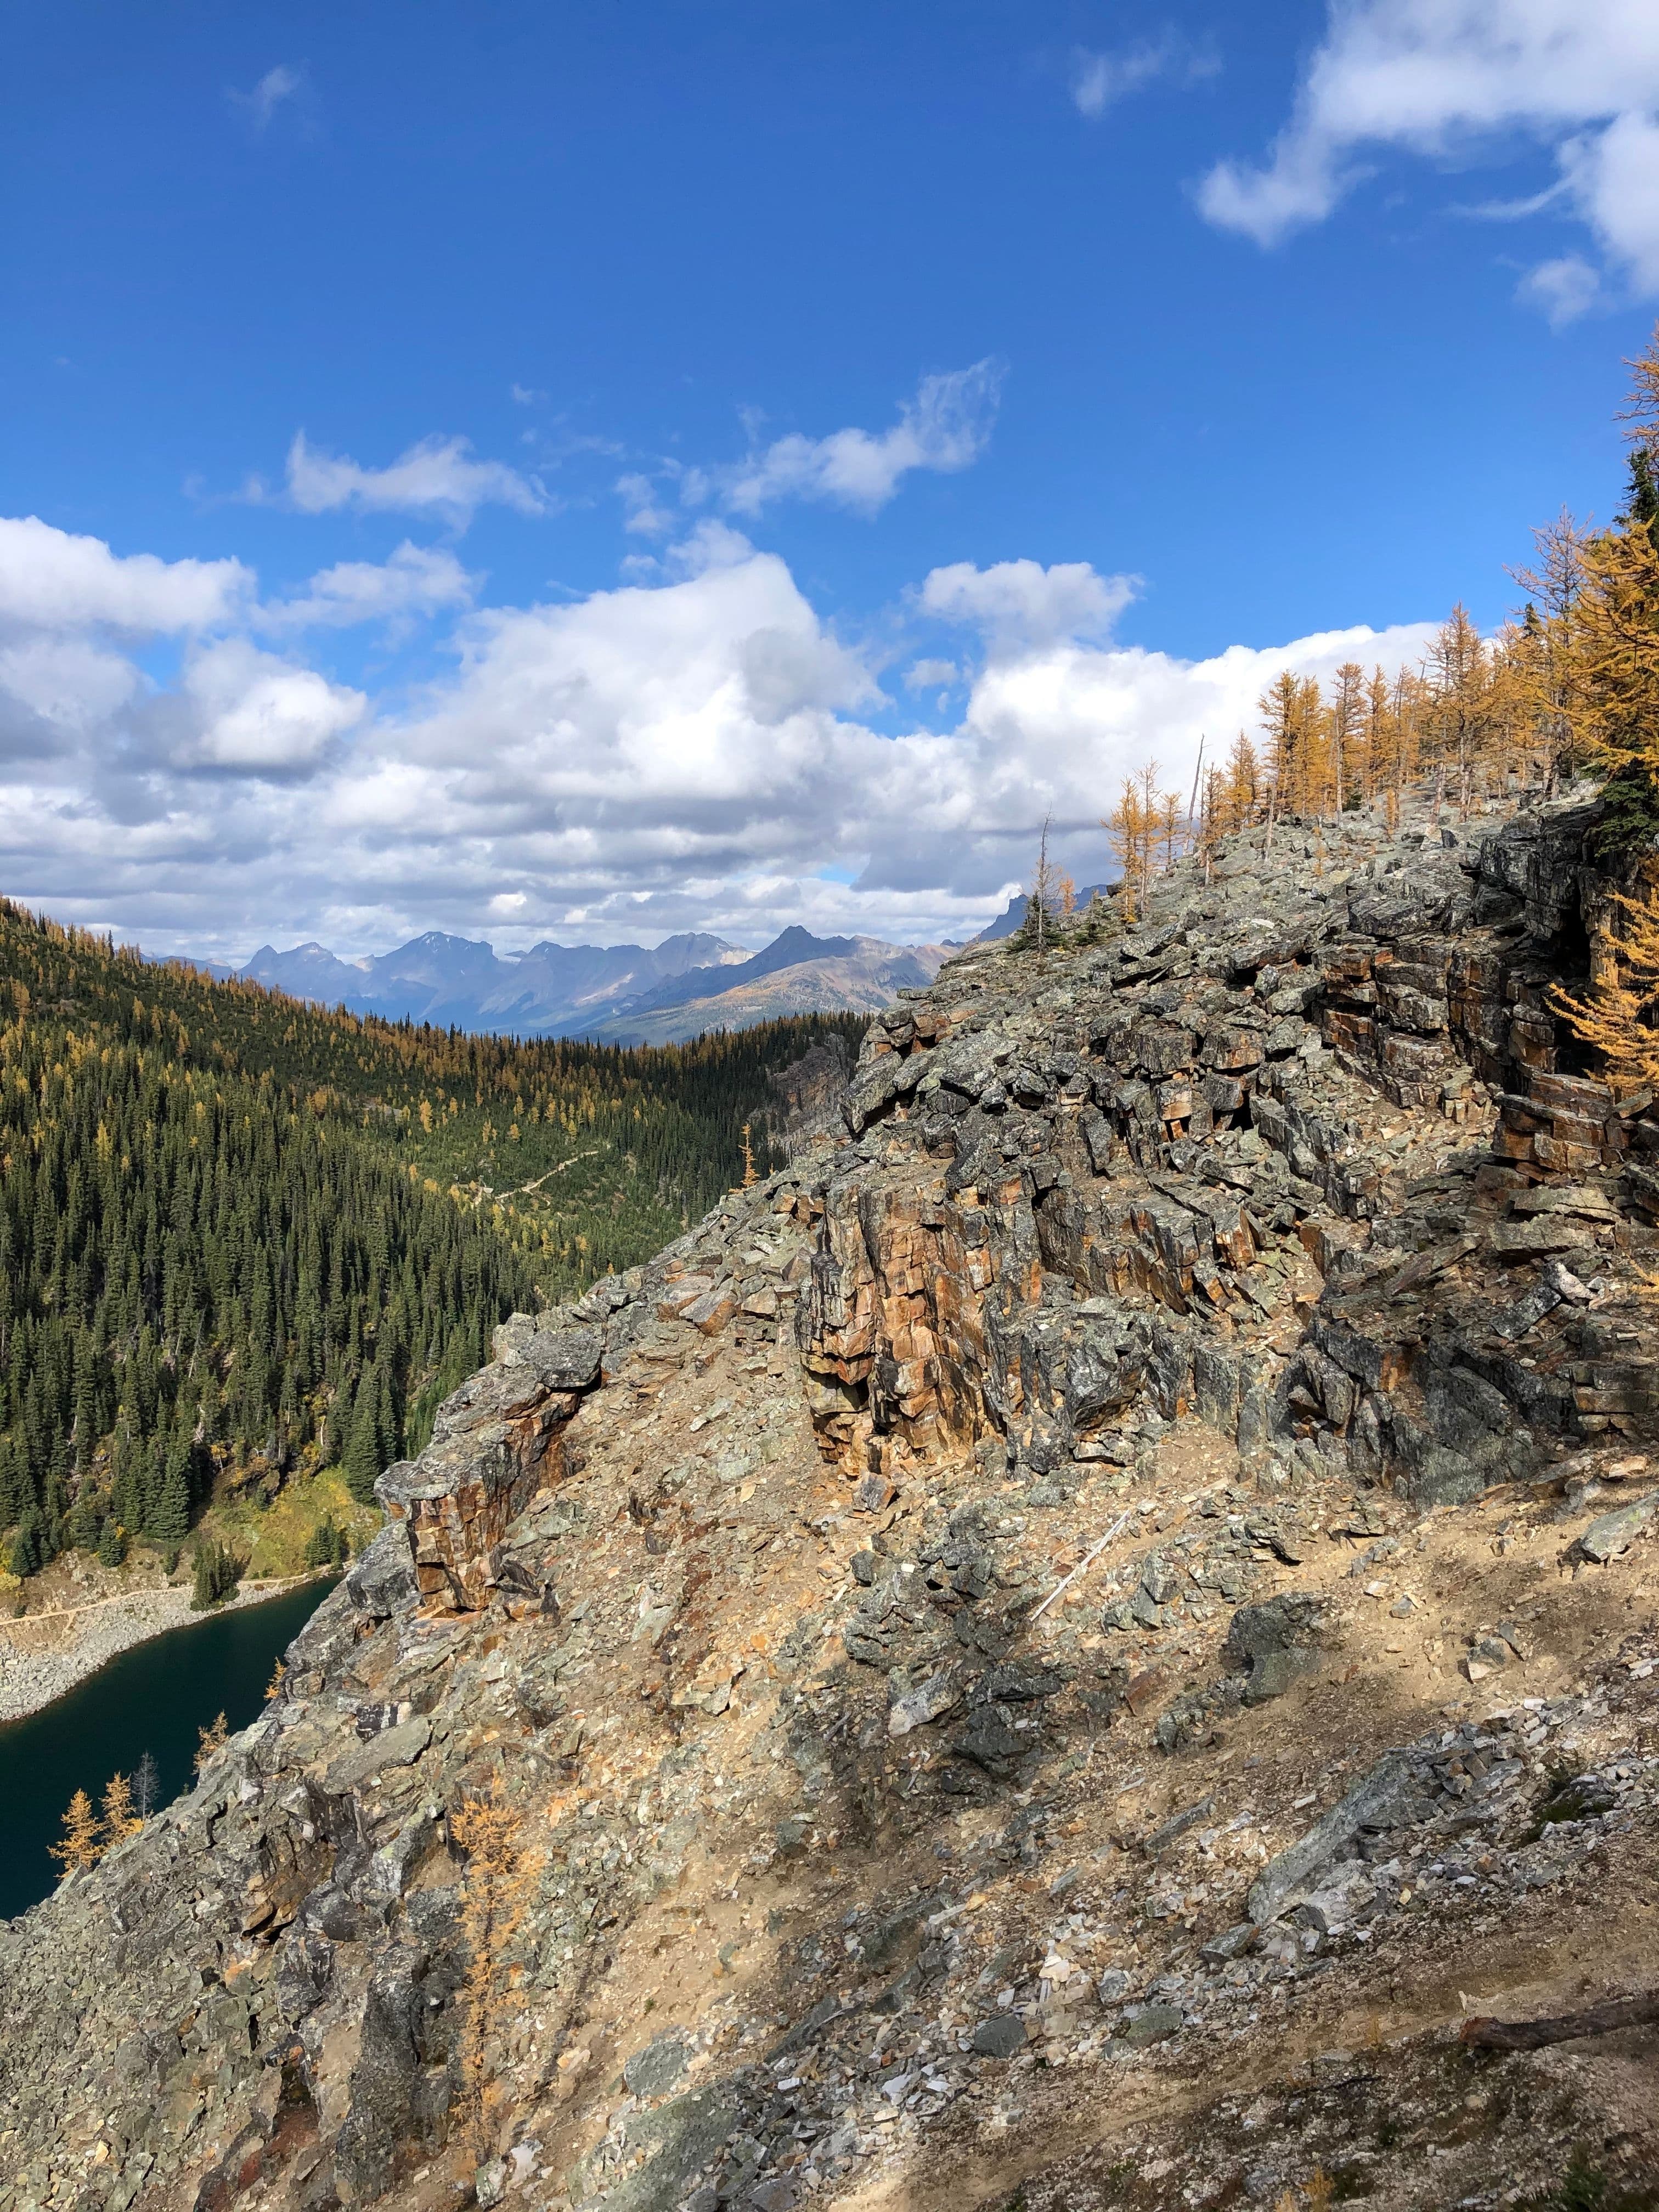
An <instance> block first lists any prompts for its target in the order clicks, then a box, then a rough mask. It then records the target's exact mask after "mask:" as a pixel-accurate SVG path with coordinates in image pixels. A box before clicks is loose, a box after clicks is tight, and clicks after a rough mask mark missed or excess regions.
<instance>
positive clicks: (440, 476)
mask: <svg viewBox="0 0 1659 2212" xmlns="http://www.w3.org/2000/svg"><path fill="white" fill-rule="evenodd" d="M248 496H249V497H250V498H252V499H254V500H256V501H258V500H263V499H264V498H266V497H267V496H268V495H267V494H266V493H265V491H264V487H263V486H262V485H260V484H259V483H258V482H257V480H256V482H255V483H252V484H251V485H250V486H249V489H248ZM287 496H288V499H289V503H290V504H291V505H292V506H294V507H297V508H298V509H299V510H300V512H301V514H327V513H332V512H334V511H335V510H336V509H337V508H341V507H357V508H360V509H362V510H364V511H367V512H373V513H439V514H442V515H444V516H446V517H447V519H448V520H451V521H453V522H456V523H459V524H463V525H464V524H465V523H467V522H470V521H471V519H472V517H473V515H474V514H475V513H477V510H478V508H479V507H486V506H496V507H514V508H516V509H517V510H518V512H519V513H520V514H544V513H547V511H548V508H549V507H550V505H551V501H550V499H549V497H548V494H547V492H546V490H545V489H544V486H543V485H542V484H541V483H540V482H539V480H538V478H536V477H526V476H523V475H521V474H520V471H518V470H517V469H513V468H509V467H508V466H507V464H506V462H505V461H481V460H476V459H474V458H473V455H472V447H471V442H470V441H468V440H467V439H465V438H438V437H432V438H422V439H421V440H419V441H417V442H416V444H415V445H412V446H410V447H409V448H408V450H407V451H406V452H404V453H400V454H399V455H398V458H397V459H396V460H395V461H392V462H391V463H390V464H389V465H387V466H386V468H383V469H373V468H364V467H363V466H362V464H361V463H360V462H357V461H354V460H352V459H349V458H348V457H347V456H346V455H344V454H334V453H324V452H323V451H322V450H321V448H320V447H315V446H313V445H312V444H311V443H310V442H309V441H308V440H307V437H306V434H305V432H304V431H303V430H298V431H296V432H295V436H294V443H293V444H292V445H291V446H290V447H289V453H288V491H287Z"/></svg>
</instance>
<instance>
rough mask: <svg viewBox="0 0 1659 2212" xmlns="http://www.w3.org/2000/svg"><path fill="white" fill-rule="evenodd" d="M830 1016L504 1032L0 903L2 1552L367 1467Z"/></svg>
mask: <svg viewBox="0 0 1659 2212" xmlns="http://www.w3.org/2000/svg"><path fill="white" fill-rule="evenodd" d="M861 1026H862V1024H860V1023H859V1022H857V1021H856V1020H847V1019H843V1020H842V1021H841V1022H839V1023H837V1022H835V1021H830V1022H828V1023H825V1022H811V1021H797V1022H786V1023H779V1024H772V1025H770V1026H769V1028H768V1029H766V1030H755V1031H751V1032H749V1033H747V1034H745V1035H744V1036H740V1037H732V1038H726V1037H714V1038H709V1039H707V1040H704V1041H702V1042H699V1043H698V1044H696V1045H694V1046H689V1047H681V1048H669V1049H666V1050H662V1051H655V1052H638V1053H628V1052H621V1051H618V1050H616V1049H614V1048H609V1049H607V1048H598V1047H590V1046H582V1045H571V1044H568V1043H558V1042H550V1043H544V1044H536V1045H528V1046H525V1045H517V1044H513V1043H510V1042H504V1041H501V1040H499V1039H494V1038H478V1037H471V1036H461V1035H459V1034H457V1033H454V1032H442V1031H437V1030H416V1029H414V1028H412V1027H411V1026H410V1025H409V1024H398V1025H395V1026H394V1025H392V1024H386V1023H384V1022H380V1021H376V1020H374V1019H372V1018H371V1019H367V1020H365V1019H362V1018H357V1017H354V1016H349V1015H345V1014H341V1013H326V1012H321V1011H319V1010H317V1009H313V1008H311V1007H308V1006H300V1005H297V1004H295V1002H293V1001H291V1000H286V999H283V998H281V997H278V996H276V995H274V994H270V993H269V992H266V991H264V990H262V989H260V988H258V987H256V986H253V985H251V984H247V983H245V982H228V983H227V982H217V981H211V980H210V979H208V978H206V977H204V976H202V975H197V974H195V973H191V972H189V971H186V970H184V969H177V968H171V967H155V966H153V965H150V964H149V963H145V962H144V961H143V960H142V959H141V958H140V957H139V956H138V955H137V953H136V952H132V951H125V950H117V949H115V948H113V947H112V946H111V945H107V944H106V943H105V942H104V941H102V940H100V939H96V938H93V937H89V936H86V935H83V934H80V933H74V932H67V931H65V930H64V929H62V928H60V927H58V926H57V925H56V924H53V923H52V922H49V921H44V920H41V919H39V918H36V917H34V916H32V915H28V914H26V913H25V912H23V911H22V910H21V908H16V907H15V906H12V905H10V904H9V903H7V902H0V1529H9V1530H10V1531H11V1532H12V1534H11V1536H10V1539H9V1545H8V1547H7V1552H6V1556H7V1557H9V1560H10V1563H11V1565H12V1567H13V1570H14V1571H16V1572H26V1571H33V1570H34V1569H35V1568H37V1567H39V1566H40V1565H43V1564H45V1562H46V1560H47V1559H50V1558H51V1557H52V1556H53V1555H54V1554H55V1553H57V1552H58V1551H59V1550H61V1549H63V1548H64V1547H66V1546H68V1545H70V1544H79V1545H85V1546H90V1545H92V1544H94V1543H100V1544H101V1546H102V1547H103V1549H104V1551H105V1553H106V1556H112V1557H116V1558H118V1556H119V1552H120V1547H121V1545H122V1543H123V1541H125V1536H131V1535H133V1534H138V1535H143V1536H147V1537H149V1538H152V1539H154V1540H155V1541H158V1542H160V1543H161V1544H163V1545H171V1544H177V1543H178V1542H179V1541H181V1540H182V1539H183V1538H184V1536H185V1534H186V1533H187V1531H188V1528H189V1527H190V1524H191V1521H192V1519H193V1518H194V1516H196V1515H197V1512H198V1511H199V1510H200V1509H201V1507H202V1505H203V1504H204V1503H205V1501H206V1500H207V1498H209V1496H210V1494H211V1493H212V1492H214V1490H215V1488H216V1486H220V1485H222V1484H223V1483H226V1482H232V1483H236V1484H239V1485H241V1486H250V1487H252V1488H253V1489H254V1490H255V1491H256V1492H263V1493H264V1494H265V1495H270V1494H271V1493H272V1492H274V1491H275V1489H276V1486H278V1485H280V1483H281V1482H282V1480H283V1479H284V1477H285V1476H286V1475H288V1474H291V1473H293V1472H294V1471H295V1470H296V1469H303V1468H311V1467H317V1466H321V1465H325V1464H331V1463H333V1462H342V1463H343V1467H344V1469H345V1472H346V1475H347V1478H348V1480H349V1483H350V1485H351V1487H352V1489H353V1491H354V1492H355V1493H356V1495H358V1496H359V1497H367V1496H368V1493H369V1488H370V1486H371V1485H372V1483H373V1481H374V1476H375V1474H377V1473H378V1472H379V1471H380V1468H381V1467H383V1466H384V1465H386V1464H387V1463H388V1462H390V1461H391V1460H392V1459H394V1458H396V1457H398V1456H399V1455H403V1454H404V1453H406V1452H410V1451H413V1450H416V1449H419V1448H420V1446H421V1444H422V1443H423V1442H424V1441H425V1438H426V1436H427V1434H428V1431H429V1428H430V1424H431V1418H432V1414H433V1412H434V1410H435V1407H436V1406H437V1404H438V1403H439V1402H440V1401H441V1398H442V1397H443V1395H445V1393H446V1392H447V1390H449V1389H452V1388H453V1385H454V1384H455V1383H457V1382H459V1380H460V1379H461V1378H462V1377H463V1376H465V1375H466V1374H468V1373H470V1372H471V1370H473V1369H474V1368H475V1367H476V1366H477V1364H479V1362H480V1361H481V1360H482V1359H483V1358H484V1357H486V1355H487V1352H488V1347H489V1332H490V1330H491V1328H493V1327H494V1325H495V1322H498V1321H499V1320H501V1318H502V1317H503V1316H505V1315H506V1314H507V1313H508V1312H511V1311H512V1310H514V1309H515V1308H524V1307H533V1306H534V1305H535V1304H537V1303H538V1299H541V1298H550V1297H557V1296H560V1295H563V1294H568V1293H569V1292H570V1291H574V1290H576V1289H578V1288H580V1286H581V1285H584V1284H585V1283H586V1282H587V1281H588V1280H590V1279H592V1277H593V1276H594V1275H596V1274H599V1273H603V1272H604V1271H605V1268H606V1267H627V1266H629V1265H630V1264H632V1263H633V1262H634V1261H636V1260H638V1259H640V1258H642V1257H643V1256H645V1255H647V1253H649V1252H651V1251H653V1250H654V1249H657V1248H658V1247H659V1245H660V1244H661V1243H663V1242H664V1241H665V1239H666V1238H668V1237H672V1236H673V1235H675V1234H676V1233H677V1232H678V1230H679V1228H680V1226H681V1225H682V1224H683V1223H684V1221H685V1220H686V1219H688V1218H690V1217H691V1216H693V1215H696V1214H700V1213H701V1212H703V1211H704V1210H705V1208H706V1207H707V1206H708V1205H709V1204H710V1203H711V1202H712V1200H714V1197H716V1196H717V1195H718V1194H719V1193H720V1191H721V1190H722V1189H724V1188H727V1187H728V1186H729V1185H731V1184H732V1183H733V1182H737V1181H738V1179H739V1177H740V1176H741V1175H742V1173H743V1170H744V1161H743V1152H742V1142H743V1137H742V1132H743V1128H744V1124H745V1123H746V1122H748V1121H750V1120H751V1119H758V1116H759V1115H760V1113H761V1111H762V1110H763V1104H764V1101H765V1099H766V1097H767V1073H768V1071H769V1069H772V1068H776V1067H779V1066H782V1065H783V1064H785V1063H786V1062H787V1061H788V1060H791V1059H793V1058H794V1057H796V1056H798V1055H799V1053H800V1052H802V1051H803V1050H804V1049H805V1048H806V1046H807V1045H808V1044H810V1043H811V1042H814V1041H815V1040H816V1039H817V1038H818V1037H820V1036H823V1034H824V1033H825V1032H826V1031H827V1030H830V1029H834V1028H837V1027H840V1028H844V1029H846V1030H848V1034H849V1036H850V1037H852V1038H854V1040H855V1038H856V1035H857V1033H858V1031H859V1030H860V1028H861ZM762 1150H764V1146H762Z"/></svg>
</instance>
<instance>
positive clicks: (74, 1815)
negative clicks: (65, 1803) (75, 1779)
mask: <svg viewBox="0 0 1659 2212" xmlns="http://www.w3.org/2000/svg"><path fill="white" fill-rule="evenodd" d="M46 1848H47V1850H49V1851H50V1852H51V1854H52V1857H53V1858H55V1859H56V1860H57V1862H58V1865H59V1866H60V1867H62V1869H63V1870H64V1873H65V1874H66V1875H70V1874H80V1873H82V1872H83V1871H84V1870H85V1869H87V1868H88V1867H89V1866H93V1865H95V1864H96V1863H97V1861H98V1860H99V1858H100V1857H101V1856H102V1853H103V1849H104V1844H103V1839H102V1838H101V1837H100V1834H99V1832H98V1815H97V1814H95V1813H94V1811H93V1809H92V1800H91V1798H90V1797H88V1795H87V1793H86V1791H85V1790H76V1793H75V1795H74V1796H73V1797H71V1798H70V1802H69V1810H68V1811H67V1812H66V1813H65V1814H64V1839H63V1841H62V1842H61V1843H58V1844H47V1846H46Z"/></svg>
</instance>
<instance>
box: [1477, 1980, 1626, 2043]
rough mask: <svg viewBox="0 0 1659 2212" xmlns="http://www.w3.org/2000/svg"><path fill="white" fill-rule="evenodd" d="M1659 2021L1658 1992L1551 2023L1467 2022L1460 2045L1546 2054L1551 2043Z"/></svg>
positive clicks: (1595, 2007)
mask: <svg viewBox="0 0 1659 2212" xmlns="http://www.w3.org/2000/svg"><path fill="white" fill-rule="evenodd" d="M1656 2021H1659V1990H1648V1991H1647V1992H1646V1994H1645V1995H1644V1996H1637V1997H1620V1998H1617V1999H1615V2000H1614V2002H1612V2003H1611V2004H1601V2005H1591V2006H1590V2007H1589V2009H1588V2010H1587V2011H1584V2012H1568V2013H1561V2014H1559V2015H1557V2016H1556V2017H1555V2018H1554V2019H1552V2020H1489V2019H1484V2018H1482V2019H1477V2020H1469V2021H1465V2022H1464V2023H1463V2031H1462V2035H1461V2036H1460V2038H1459V2041H1460V2042H1462V2043H1465V2044H1467V2045H1468V2047H1469V2049H1470V2050H1471V2051H1543V2050H1545V2049H1546V2048H1547V2046H1548V2045H1550V2044H1552V2043H1574V2042H1577V2040H1578V2039H1579V2038H1580V2037H1582V2036H1586V2035H1613V2034H1616V2033H1617V2032H1618V2031H1619V2030H1620V2028H1622V2027H1652V2026H1653V2025H1654V2024H1655V2023H1656Z"/></svg>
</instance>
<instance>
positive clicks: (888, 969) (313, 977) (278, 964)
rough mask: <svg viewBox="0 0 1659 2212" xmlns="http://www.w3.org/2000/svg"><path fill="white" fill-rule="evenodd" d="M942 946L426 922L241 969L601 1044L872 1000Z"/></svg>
mask: <svg viewBox="0 0 1659 2212" xmlns="http://www.w3.org/2000/svg"><path fill="white" fill-rule="evenodd" d="M948 951H949V948H948V947H946V946H944V945H888V944H885V943H884V942H883V941H882V939H879V938H875V937H814V936H813V935H812V933H811V931H810V930H806V929H802V928H800V927H793V928H789V929H786V930H784V931H783V932H782V933H781V935H780V936H778V937H776V938H775V939H773V941H772V943H771V944H770V945H767V946H766V947H765V949H764V950H763V951H759V952H753V953H751V952H750V951H746V950H745V949H744V947H743V946H742V945H729V944H727V943H726V940H725V939H723V938H719V937H711V936H708V935H707V934H706V933H685V934H682V935H680V936H678V937H670V938H665V939H664V940H663V942H662V943H661V944H660V945H657V946H655V947H654V948H653V950H651V951H647V950H646V949H645V948H644V947H643V946H642V945H552V944H549V943H545V942H544V943H542V944H540V945H532V947H531V949H530V950H529V951H528V952H522V953H516V954H512V953H509V954H507V955H502V954H500V953H498V952H496V951H495V948H494V946H493V945H488V944H486V943H484V942H483V941H482V940H481V939H473V938H468V937H448V936H446V935H445V934H444V933H442V932H441V931H439V930H428V932H427V933H426V934H425V936H423V937H416V938H414V939H411V940H410V943H409V944H407V945H399V946H398V949H397V951H395V952H380V953H374V954H371V955H369V956H368V957H365V958H363V959H361V960H343V959H341V958H340V957H339V955H338V954H337V953H334V952H331V951H329V949H328V947H327V946H326V945H318V944H315V943H312V944H308V945H295V946H294V947H293V948H292V949H291V950H290V951H287V952H278V951H276V947H275V946H274V945H261V946H260V948H259V950H258V951H257V952H256V953H255V954H254V955H253V957H252V959H251V960H249V961H247V962H246V963H245V964H244V965H242V966H241V967H239V968H233V967H226V966H224V965H222V963H216V962H210V961H197V962H194V963H191V964H192V965H194V966H197V967H199V968H202V969H206V970H207V971H208V972H210V973H211V974H213V975H245V976H246V977H247V978H248V979H249V980H250V981H253V982H256V983H263V984H264V985H266V986H267V987H269V988H270V989H272V990H276V991H283V992H286V993H287V994H288V995H289V997H290V998H295V999H305V1000H310V1001H311V1002H312V1003H313V1005H316V1006H345V1007H348V1008H349V1010H350V1011H351V1012H353V1013H359V1014H380V1015H381V1016H383V1017H384V1018H386V1020H388V1021H402V1020H405V1019H407V1020H410V1021H413V1022H430V1023H431V1024H434V1025H435V1027H438V1028H442V1029H451V1028H453V1029H460V1030H482V1031H485V1032H489V1033H494V1034H499V1035H510V1036H580V1037H590V1038H594V1039H597V1040H599V1041H601V1042H605V1043H610V1044H647V1043H648V1044H669V1043H676V1042H683V1041H684V1040H685V1039H686V1038H688V1037H694V1036H701V1035H702V1032H703V1031H704V1030H717V1029H726V1030H737V1029H748V1028H750V1026H752V1025H753V1024H755V1023H757V1022H764V1021H770V1020H772V1019H773V1018H775V1016H778V1015H781V1014H795V1013H815V1012H835V1011H837V1010H842V1009H850V1010H852V1011H854V1012H872V1013H873V1012H875V1011H876V1010H877V1009H878V1008H879V1007H881V1006H890V1004H891V1003H892V1000H893V999H894V997H895V996H896V994H897V993H898V991H899V990H900V989H901V988H902V987H904V986H905V985H907V984H913V985H923V984H927V983H930V982H932V981H933V977H934V975H935V974H936V973H937V972H938V970H939V966H940V963H942V962H943V961H944V960H945V958H946V957H947V954H948Z"/></svg>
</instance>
